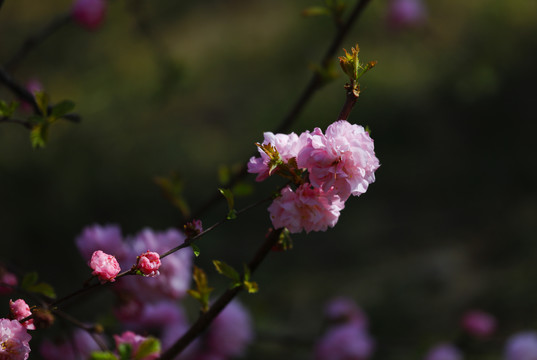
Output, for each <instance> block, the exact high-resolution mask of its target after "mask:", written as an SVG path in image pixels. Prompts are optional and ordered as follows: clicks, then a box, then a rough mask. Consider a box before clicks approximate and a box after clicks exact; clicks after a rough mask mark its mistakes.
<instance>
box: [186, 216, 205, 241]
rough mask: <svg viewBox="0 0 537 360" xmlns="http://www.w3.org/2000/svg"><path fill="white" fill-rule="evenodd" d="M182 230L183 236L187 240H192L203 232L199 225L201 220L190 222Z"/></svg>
mask: <svg viewBox="0 0 537 360" xmlns="http://www.w3.org/2000/svg"><path fill="white" fill-rule="evenodd" d="M184 228H185V235H186V236H187V237H189V238H193V237H194V236H196V235H198V234H200V233H201V232H203V226H202V224H201V220H192V221H190V222H188V223H186V224H185V226H184Z"/></svg>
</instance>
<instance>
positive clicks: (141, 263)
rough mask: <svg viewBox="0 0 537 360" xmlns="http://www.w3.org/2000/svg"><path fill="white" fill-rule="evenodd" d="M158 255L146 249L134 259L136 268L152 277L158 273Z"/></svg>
mask: <svg viewBox="0 0 537 360" xmlns="http://www.w3.org/2000/svg"><path fill="white" fill-rule="evenodd" d="M159 267H160V256H159V254H158V253H156V252H151V251H149V250H148V251H146V252H145V253H143V254H142V255H140V256H138V258H137V259H136V269H138V270H140V272H141V273H142V274H144V275H145V276H149V277H153V276H157V275H159V271H158V269H159Z"/></svg>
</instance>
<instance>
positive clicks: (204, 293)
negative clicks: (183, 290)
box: [187, 265, 214, 312]
mask: <svg viewBox="0 0 537 360" xmlns="http://www.w3.org/2000/svg"><path fill="white" fill-rule="evenodd" d="M192 277H193V278H194V282H195V283H196V289H195V290H194V289H189V290H188V291H187V292H188V294H189V295H190V296H192V297H193V298H194V299H196V300H198V301H199V302H200V303H201V311H203V312H206V311H207V310H209V295H210V294H211V291H213V290H214V289H213V288H211V287H209V283H208V281H207V275H206V274H205V272H204V271H203V270H202V269H201V268H199V267H197V266H195V265H194V271H193V274H192Z"/></svg>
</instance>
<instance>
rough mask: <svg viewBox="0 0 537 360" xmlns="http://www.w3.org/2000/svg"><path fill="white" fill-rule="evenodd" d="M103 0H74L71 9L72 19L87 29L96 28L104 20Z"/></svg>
mask: <svg viewBox="0 0 537 360" xmlns="http://www.w3.org/2000/svg"><path fill="white" fill-rule="evenodd" d="M105 13H106V2H105V1H104V0H76V1H75V3H74V4H73V8H72V9H71V15H72V17H73V19H74V20H75V21H76V22H77V23H78V24H79V25H81V26H82V27H84V28H86V29H88V30H96V29H97V28H98V27H99V26H100V25H101V23H102V22H103V20H104V15H105Z"/></svg>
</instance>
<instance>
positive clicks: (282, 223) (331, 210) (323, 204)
mask: <svg viewBox="0 0 537 360" xmlns="http://www.w3.org/2000/svg"><path fill="white" fill-rule="evenodd" d="M344 207H345V204H344V203H343V201H341V200H340V198H339V197H338V196H335V195H334V194H333V193H325V192H324V191H323V190H322V189H321V188H313V187H312V186H311V185H310V184H307V183H306V184H302V185H300V186H299V187H298V189H297V190H296V191H293V190H291V188H290V187H289V186H287V187H285V188H284V189H283V190H282V191H281V196H280V197H278V198H276V199H275V200H274V201H273V202H272V204H271V205H270V206H269V207H268V211H269V212H270V218H271V220H272V224H273V225H274V227H275V228H282V227H286V228H287V229H288V230H289V231H290V232H291V233H299V232H301V231H302V230H305V231H306V232H307V233H309V232H310V231H326V229H327V228H328V227H329V226H330V227H333V226H334V225H335V224H336V223H337V221H338V218H339V213H340V211H341V210H342V209H343V208H344Z"/></svg>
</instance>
